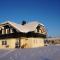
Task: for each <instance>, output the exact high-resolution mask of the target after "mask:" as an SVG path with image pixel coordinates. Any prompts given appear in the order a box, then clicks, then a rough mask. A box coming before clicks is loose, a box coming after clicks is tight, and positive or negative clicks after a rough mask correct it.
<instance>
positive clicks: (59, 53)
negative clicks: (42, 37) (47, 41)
mask: <svg viewBox="0 0 60 60" xmlns="http://www.w3.org/2000/svg"><path fill="white" fill-rule="evenodd" d="M0 60H60V46H47V47H41V48H27V49H12V50H11V49H10V50H0Z"/></svg>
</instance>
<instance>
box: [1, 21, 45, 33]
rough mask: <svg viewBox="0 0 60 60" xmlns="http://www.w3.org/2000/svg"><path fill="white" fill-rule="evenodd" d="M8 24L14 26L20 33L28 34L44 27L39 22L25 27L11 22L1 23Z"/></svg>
mask: <svg viewBox="0 0 60 60" xmlns="http://www.w3.org/2000/svg"><path fill="white" fill-rule="evenodd" d="M6 23H8V24H10V25H11V26H13V27H14V28H15V29H17V30H18V31H19V32H24V33H27V32H30V31H35V29H36V27H37V26H38V25H42V26H44V25H43V24H42V23H39V22H36V21H33V22H29V23H26V24H25V25H21V24H17V23H14V22H11V21H6V22H4V23H1V24H6ZM1 24H0V25H1Z"/></svg>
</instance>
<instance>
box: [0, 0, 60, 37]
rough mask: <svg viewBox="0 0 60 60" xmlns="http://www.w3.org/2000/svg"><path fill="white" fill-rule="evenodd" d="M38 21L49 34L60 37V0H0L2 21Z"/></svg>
mask: <svg viewBox="0 0 60 60" xmlns="http://www.w3.org/2000/svg"><path fill="white" fill-rule="evenodd" d="M8 20H9V21H12V22H16V23H21V22H22V21H23V20H25V21H26V22H31V21H38V22H41V23H43V24H44V25H45V27H46V30H47V32H48V36H53V37H60V0H0V23H2V22H4V21H8Z"/></svg>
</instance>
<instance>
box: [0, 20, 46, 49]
mask: <svg viewBox="0 0 60 60" xmlns="http://www.w3.org/2000/svg"><path fill="white" fill-rule="evenodd" d="M45 38H46V29H45V27H44V25H43V24H42V23H39V22H30V23H26V24H17V23H14V22H10V21H7V22H4V23H1V24H0V48H35V47H41V46H44V40H45Z"/></svg>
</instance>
